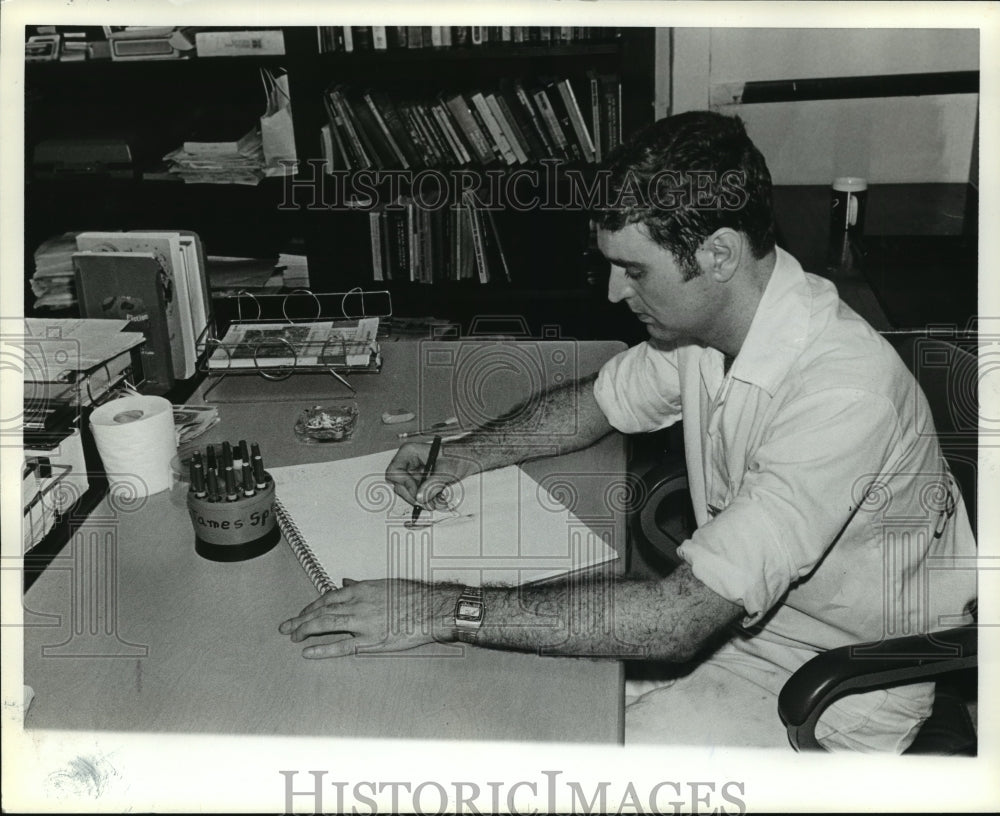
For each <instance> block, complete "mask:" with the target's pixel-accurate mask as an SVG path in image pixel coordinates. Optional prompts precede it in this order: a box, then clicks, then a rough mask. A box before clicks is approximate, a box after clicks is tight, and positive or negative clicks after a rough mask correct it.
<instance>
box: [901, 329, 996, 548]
mask: <svg viewBox="0 0 1000 816" xmlns="http://www.w3.org/2000/svg"><path fill="white" fill-rule="evenodd" d="M886 339H887V340H888V341H889V342H890V343H891V344H892V345H893V347H894V348H895V349H896V351H897V352H898V353H899V356H900V357H901V358H902V360H903V362H904V363H905V364H906V366H907V368H909V370H910V372H911V373H912V374H913V376H914V379H916V381H917V384H918V385H919V386H920V388H921V389H922V390H923V392H924V395H925V396H926V397H927V402H928V404H929V405H930V409H931V414H932V416H933V417H934V426H935V428H936V429H937V433H938V440H939V441H940V443H941V452H942V453H943V454H944V457H945V459H947V460H948V464H949V466H950V467H951V471H952V475H953V476H954V477H955V481H957V482H958V486H959V488H960V489H961V491H962V497H963V498H964V499H965V507H966V510H967V511H968V513H969V520H970V522H971V523H972V529H973V531H975V530H976V510H977V497H976V489H977V485H978V476H979V472H978V466H979V465H978V452H979V360H978V357H977V344H976V341H975V340H972V339H958V338H956V339H952V338H948V339H945V338H941V337H935V336H933V335H929V334H907V335H902V336H900V335H891V334H890V335H886Z"/></svg>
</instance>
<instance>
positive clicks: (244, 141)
mask: <svg viewBox="0 0 1000 816" xmlns="http://www.w3.org/2000/svg"><path fill="white" fill-rule="evenodd" d="M163 160H164V161H165V162H167V163H168V164H169V165H170V167H169V171H170V172H171V173H174V174H176V175H178V176H180V178H182V179H184V181H185V182H186V183H188V184H245V185H249V186H254V185H256V184H258V183H259V182H260V180H261V179H262V178H263V177H264V145H263V142H262V141H261V137H260V131H259V130H258V129H257V128H256V127H254V128H253V129H252V130H250V131H248V132H247V133H246V134H245V135H244V136H243V137H242V138H240V139H239V140H237V141H235V142H195V141H191V142H184V144H182V145H181V146H180V147H178V148H177V149H176V150H172V151H170V152H169V153H167V155H166V156H164V157H163Z"/></svg>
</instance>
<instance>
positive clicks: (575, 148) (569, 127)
mask: <svg viewBox="0 0 1000 816" xmlns="http://www.w3.org/2000/svg"><path fill="white" fill-rule="evenodd" d="M543 93H544V96H545V99H546V101H547V102H548V104H549V107H550V108H551V110H552V113H553V114H554V115H555V118H556V120H557V121H558V123H559V132H560V134H561V136H562V139H563V142H564V147H565V149H566V151H567V153H568V158H569V159H570V161H575V162H583V161H586V155H585V154H584V150H583V147H582V146H581V145H580V142H579V141H578V139H577V136H576V132H575V130H574V127H573V122H572V119H571V118H570V113H569V109H568V108H567V107H566V103H565V102H564V101H563V94H562V93H561V92H560V90H559V84H558V82H557V80H549V81H547V82H546V83H545V88H544V90H543Z"/></svg>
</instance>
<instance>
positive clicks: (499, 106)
mask: <svg viewBox="0 0 1000 816" xmlns="http://www.w3.org/2000/svg"><path fill="white" fill-rule="evenodd" d="M497 85H498V87H488V86H484V87H479V88H471V89H468V90H466V91H462V92H458V91H449V90H444V91H441V92H439V93H438V94H437V96H436V98H426V97H425V98H420V97H419V96H418V97H413V96H404V95H401V94H399V93H396V92H390V91H386V90H384V89H376V88H370V87H369V88H363V89H355V88H351V87H349V86H347V85H346V84H344V83H337V84H336V85H334V86H333V87H331V88H330V89H329V90H327V91H326V92H325V93H324V95H323V106H324V109H325V111H326V116H327V123H326V124H327V127H328V130H329V136H327V135H325V131H324V133H323V134H321V139H322V144H323V155H324V158H325V159H326V160H327V166H328V167H330V166H331V165H332V166H334V167H340V168H342V169H345V170H350V171H354V170H367V169H377V170H387V169H402V170H408V169H417V168H422V167H454V166H459V167H461V166H467V165H471V166H481V167H492V166H495V165H497V164H502V165H503V166H506V167H512V166H515V165H525V164H530V163H532V162H538V161H541V160H543V159H546V158H559V159H564V160H573V161H579V162H587V163H592V162H594V161H596V159H597V148H596V142H595V138H597V139H599V140H600V143H601V144H602V146H603V147H607V146H608V145H613V144H616V143H617V141H620V139H619V140H616V139H614V138H612V136H611V131H612V130H613V129H614V128H616V127H617V125H616V124H613V123H616V122H617V121H618V118H619V116H618V107H617V104H616V103H614V99H615V98H616V96H615V94H617V86H618V81H617V77H614V76H613V75H607V76H604V77H597V76H595V77H594V78H593V79H590V80H578V81H577V86H576V87H574V85H573V83H572V82H571V80H569V79H568V78H566V77H555V78H552V79H549V80H546V81H544V83H543V84H542V85H541V86H538V87H532V88H531V89H530V91H529V90H527V89H526V87H525V85H524V83H523V82H522V81H521V80H518V79H513V78H509V77H504V78H501V79H500V81H499V82H498V83H497ZM595 98H596V100H597V103H598V104H597V106H596V107H595V106H594V105H593V103H594V100H595ZM598 131H600V134H598Z"/></svg>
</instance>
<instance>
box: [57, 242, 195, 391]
mask: <svg viewBox="0 0 1000 816" xmlns="http://www.w3.org/2000/svg"><path fill="white" fill-rule="evenodd" d="M76 244H77V249H78V251H77V252H76V253H74V254H73V265H74V267H75V268H76V275H77V285H76V288H77V294H78V296H79V299H80V314H82V315H83V316H84V317H91V318H111V319H121V320H125V321H127V322H128V325H129V328H130V330H131V331H134V332H141V333H142V335H143V336H144V337H145V338H146V340H147V343H146V345H145V347H144V348H143V350H142V358H143V373H144V376H145V378H146V385H147V390H148V391H149V392H150V393H163V392H165V391H167V390H169V389H170V388H171V387H172V386H173V384H174V382H175V381H176V380H184V379H188V378H190V377H193V376H194V374H195V371H196V366H197V360H198V356H199V346H198V344H199V340H201V341H202V342H203V341H204V337H205V336H206V335H207V326H208V323H209V320H210V314H211V301H210V297H209V288H208V282H207V273H206V264H205V261H204V252H203V250H202V247H201V242H200V240H199V238H198V236H197V235H196V234H195V233H193V232H184V231H167V230H148V231H133V232H81V233H80V234H78V235H77V236H76Z"/></svg>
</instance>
